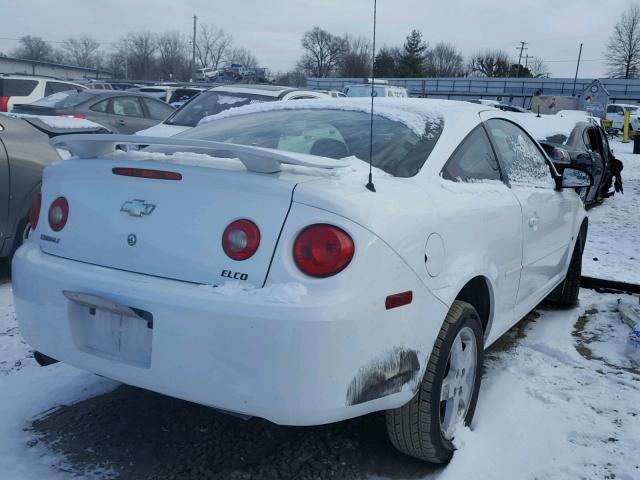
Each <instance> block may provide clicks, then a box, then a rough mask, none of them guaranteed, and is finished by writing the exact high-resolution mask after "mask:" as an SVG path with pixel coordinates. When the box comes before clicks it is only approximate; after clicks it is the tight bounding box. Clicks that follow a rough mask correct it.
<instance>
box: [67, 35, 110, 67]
mask: <svg viewBox="0 0 640 480" xmlns="http://www.w3.org/2000/svg"><path fill="white" fill-rule="evenodd" d="M62 50H63V54H64V58H65V61H66V63H69V64H71V65H77V66H79V67H85V68H94V67H97V66H98V65H100V63H101V62H100V51H99V50H100V43H98V42H97V41H96V40H94V39H93V38H91V37H90V36H88V35H82V36H80V37H69V38H67V39H66V40H65V41H64V43H63V44H62Z"/></svg>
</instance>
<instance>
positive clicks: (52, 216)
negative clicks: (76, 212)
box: [49, 197, 69, 232]
mask: <svg viewBox="0 0 640 480" xmlns="http://www.w3.org/2000/svg"><path fill="white" fill-rule="evenodd" d="M68 217H69V204H68V203H67V199H66V198H64V197H58V198H56V199H55V200H54V201H53V203H52V204H51V206H50V207H49V226H50V227H51V230H53V231H54V232H59V231H60V230H62V229H63V228H64V226H65V225H66V224H67V218H68Z"/></svg>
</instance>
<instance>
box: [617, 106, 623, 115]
mask: <svg viewBox="0 0 640 480" xmlns="http://www.w3.org/2000/svg"><path fill="white" fill-rule="evenodd" d="M616 113H617V114H619V115H624V109H623V108H622V107H616Z"/></svg>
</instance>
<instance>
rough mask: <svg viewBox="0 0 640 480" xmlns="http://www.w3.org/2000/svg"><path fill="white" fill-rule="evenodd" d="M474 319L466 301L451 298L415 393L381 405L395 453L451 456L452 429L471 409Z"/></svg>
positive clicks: (475, 369) (440, 459) (478, 334)
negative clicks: (394, 405) (395, 403)
mask: <svg viewBox="0 0 640 480" xmlns="http://www.w3.org/2000/svg"><path fill="white" fill-rule="evenodd" d="M483 349H484V344H483V333H482V327H481V324H480V318H479V316H478V313H477V312H476V310H475V308H473V306H472V305H470V304H468V303H466V302H462V301H460V300H456V301H455V302H453V305H452V306H451V309H450V310H449V313H448V314H447V317H446V319H445V322H444V325H443V326H442V329H441V330H440V333H439V334H438V338H437V339H436V342H435V344H434V346H433V350H432V352H431V357H430V358H429V363H428V364H427V369H426V372H425V375H424V378H423V379H422V383H421V385H420V388H419V389H418V392H417V393H416V395H415V396H414V397H413V398H412V399H411V401H410V402H409V403H407V404H406V405H404V406H402V407H400V408H396V409H393V410H387V413H386V416H387V432H388V434H389V438H390V439H391V443H392V444H393V445H394V447H396V448H397V449H398V450H400V451H401V452H404V453H406V454H407V455H411V456H412V457H416V458H419V459H421V460H426V461H429V462H433V463H446V462H448V461H449V460H450V459H451V457H452V456H453V452H454V450H455V447H454V446H453V438H454V436H455V433H456V430H457V429H458V428H460V427H461V426H462V425H468V424H469V423H470V422H471V420H472V418H473V414H474V412H475V408H476V402H477V400H478V391H479V388H480V377H481V370H482V359H483Z"/></svg>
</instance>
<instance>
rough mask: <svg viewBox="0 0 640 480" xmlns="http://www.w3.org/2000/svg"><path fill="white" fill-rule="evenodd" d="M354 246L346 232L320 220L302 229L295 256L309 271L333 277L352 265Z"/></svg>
mask: <svg viewBox="0 0 640 480" xmlns="http://www.w3.org/2000/svg"><path fill="white" fill-rule="evenodd" d="M354 250H355V248H354V245H353V240H352V239H351V237H350V236H349V234H348V233H347V232H345V231H344V230H342V229H340V228H338V227H334V226H333V225H326V224H317V225H311V226H309V227H307V228H305V229H304V230H303V231H302V232H300V234H299V235H298V238H296V242H295V244H294V245H293V259H294V260H295V262H296V265H298V268H299V269H300V270H302V271H303V272H304V273H306V274H307V275H310V276H312V277H330V276H331V275H335V274H336V273H338V272H340V271H342V270H343V269H344V268H345V267H346V266H347V265H349V262H351V259H352V258H353V252H354Z"/></svg>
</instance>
